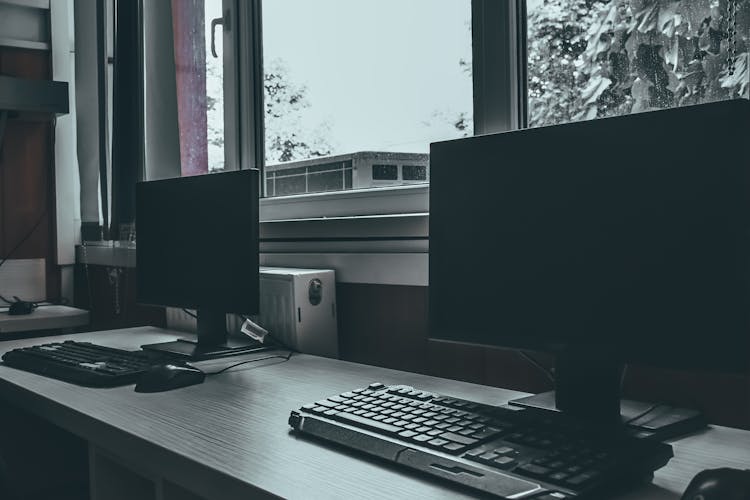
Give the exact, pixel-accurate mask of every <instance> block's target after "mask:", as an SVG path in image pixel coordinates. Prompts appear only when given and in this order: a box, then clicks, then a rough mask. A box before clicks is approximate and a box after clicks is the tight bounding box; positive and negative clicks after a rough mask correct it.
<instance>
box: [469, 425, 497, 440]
mask: <svg viewBox="0 0 750 500" xmlns="http://www.w3.org/2000/svg"><path fill="white" fill-rule="evenodd" d="M498 434H500V429H495V428H494V427H485V428H484V429H482V430H480V431H479V432H476V433H474V434H472V436H471V437H473V438H474V439H478V440H480V441H483V440H485V439H488V438H491V437H494V436H497V435H498Z"/></svg>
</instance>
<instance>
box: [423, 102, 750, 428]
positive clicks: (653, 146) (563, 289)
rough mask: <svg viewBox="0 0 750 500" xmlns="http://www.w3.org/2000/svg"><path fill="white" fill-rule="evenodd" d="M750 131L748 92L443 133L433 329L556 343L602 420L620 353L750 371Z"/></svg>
mask: <svg viewBox="0 0 750 500" xmlns="http://www.w3.org/2000/svg"><path fill="white" fill-rule="evenodd" d="M748 131H750V103H749V102H748V101H746V100H737V101H728V102H719V103H714V104H706V105H699V106H691V107H685V108H678V109H671V110H664V111H653V112H647V113H641V114H635V115H629V116H623V117H615V118H606V119H600V120H594V121H586V122H579V123H571V124H566V125H559V126H552V127H542V128H535V129H526V130H520V131H514V132H508V133H501V134H495V135H486V136H477V137H473V138H467V139H460V140H454V141H447V142H440V143H435V144H432V146H431V151H430V168H431V172H430V175H431V185H430V223H429V225H430V263H429V280H430V281H429V318H430V336H431V337H432V338H434V339H439V340H445V341H454V342H462V343H471V344H481V345H491V346H503V347H509V348H515V349H529V350H540V351H548V352H553V353H555V354H556V395H555V397H556V405H557V408H558V409H560V410H563V411H564V412H568V413H571V414H574V415H577V416H581V417H585V418H591V419H598V420H602V421H615V420H617V421H619V419H620V381H621V373H622V366H623V364H624V363H640V364H649V365H655V366H664V367H672V368H684V369H689V370H719V371H734V372H737V371H742V372H746V371H748V364H749V363H750V175H749V174H750V155H749V154H748Z"/></svg>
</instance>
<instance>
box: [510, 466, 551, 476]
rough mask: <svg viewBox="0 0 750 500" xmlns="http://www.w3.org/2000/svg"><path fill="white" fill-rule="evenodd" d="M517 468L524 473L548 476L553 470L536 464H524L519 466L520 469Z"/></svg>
mask: <svg viewBox="0 0 750 500" xmlns="http://www.w3.org/2000/svg"><path fill="white" fill-rule="evenodd" d="M516 470H518V471H521V472H522V473H524V474H528V475H529V476H546V475H547V474H549V473H550V472H552V471H551V469H548V468H547V467H544V466H541V465H536V464H524V465H521V466H520V467H518V469H516Z"/></svg>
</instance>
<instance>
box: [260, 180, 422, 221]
mask: <svg viewBox="0 0 750 500" xmlns="http://www.w3.org/2000/svg"><path fill="white" fill-rule="evenodd" d="M429 189H430V188H429V185H428V184H417V185H410V186H391V187H384V188H370V189H357V190H350V191H334V192H328V193H313V194H304V195H295V196H278V197H274V198H263V199H261V200H260V220H261V221H263V222H269V221H278V220H290V219H311V218H322V217H351V216H365V215H396V214H413V213H426V212H428V211H429V192H430V191H429Z"/></svg>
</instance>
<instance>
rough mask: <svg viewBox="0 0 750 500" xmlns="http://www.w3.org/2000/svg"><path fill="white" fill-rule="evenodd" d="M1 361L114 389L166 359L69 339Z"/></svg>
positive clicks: (23, 350)
mask: <svg viewBox="0 0 750 500" xmlns="http://www.w3.org/2000/svg"><path fill="white" fill-rule="evenodd" d="M2 359H3V362H4V363H5V364H6V365H8V366H12V367H14V368H20V369H22V370H26V371H30V372H34V373H38V374H40V375H44V376H47V377H52V378H56V379H60V380H64V381H66V382H72V383H75V384H80V385H86V386H92V387H115V386H119V385H127V384H132V383H134V382H136V381H137V380H138V378H139V377H140V375H141V374H142V373H143V372H145V371H146V370H148V369H149V368H150V367H151V366H153V365H154V364H158V363H161V362H164V361H165V359H166V358H165V356H164V354H161V353H152V352H145V351H124V350H122V349H114V348H112V347H104V346H100V345H95V344H91V343H89V342H75V341H72V340H67V341H65V342H53V343H49V344H39V345H35V346H32V347H23V348H19V349H13V350H12V351H8V352H6V353H5V354H3V357H2Z"/></svg>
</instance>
